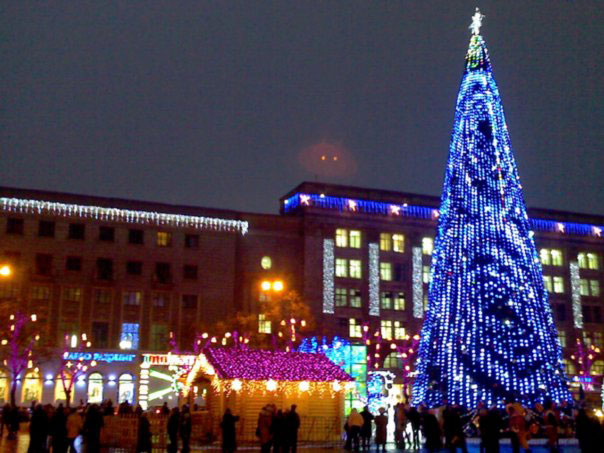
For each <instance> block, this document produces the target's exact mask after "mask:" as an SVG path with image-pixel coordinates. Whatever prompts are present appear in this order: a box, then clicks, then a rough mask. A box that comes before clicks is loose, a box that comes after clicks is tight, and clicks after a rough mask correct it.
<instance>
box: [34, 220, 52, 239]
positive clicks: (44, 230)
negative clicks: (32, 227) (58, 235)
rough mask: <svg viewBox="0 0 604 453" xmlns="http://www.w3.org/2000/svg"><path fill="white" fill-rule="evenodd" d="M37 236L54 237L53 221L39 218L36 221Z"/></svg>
mask: <svg viewBox="0 0 604 453" xmlns="http://www.w3.org/2000/svg"><path fill="white" fill-rule="evenodd" d="M38 236H40V237H45V238H53V237H55V223H54V222H51V221H48V220H40V222H39V223H38Z"/></svg>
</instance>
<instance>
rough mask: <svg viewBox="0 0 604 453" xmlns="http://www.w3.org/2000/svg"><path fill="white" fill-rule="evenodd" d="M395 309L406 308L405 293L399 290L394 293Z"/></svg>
mask: <svg viewBox="0 0 604 453" xmlns="http://www.w3.org/2000/svg"><path fill="white" fill-rule="evenodd" d="M393 308H394V310H404V309H405V293H404V292H402V291H399V292H397V293H395V294H394V307H393Z"/></svg>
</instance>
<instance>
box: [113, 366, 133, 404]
mask: <svg viewBox="0 0 604 453" xmlns="http://www.w3.org/2000/svg"><path fill="white" fill-rule="evenodd" d="M117 385H118V390H117V402H118V403H123V402H124V401H128V402H129V403H130V404H132V402H133V401H134V379H133V378H132V375H131V374H128V373H124V374H122V375H121V376H120V377H119V379H118V381H117Z"/></svg>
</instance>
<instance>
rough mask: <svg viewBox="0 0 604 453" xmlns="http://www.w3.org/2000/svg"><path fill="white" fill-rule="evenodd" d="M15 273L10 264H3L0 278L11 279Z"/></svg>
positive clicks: (0, 268) (0, 267) (0, 269)
mask: <svg viewBox="0 0 604 453" xmlns="http://www.w3.org/2000/svg"><path fill="white" fill-rule="evenodd" d="M12 273H13V270H12V269H11V267H10V266H9V265H8V264H3V265H2V266H0V276H2V277H10V276H11V274H12Z"/></svg>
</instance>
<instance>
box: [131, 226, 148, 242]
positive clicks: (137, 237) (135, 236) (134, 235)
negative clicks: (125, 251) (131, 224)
mask: <svg viewBox="0 0 604 453" xmlns="http://www.w3.org/2000/svg"><path fill="white" fill-rule="evenodd" d="M144 241H145V235H144V232H143V230H139V229H130V230H128V243H129V244H143V243H144Z"/></svg>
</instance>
